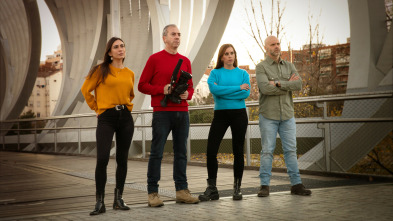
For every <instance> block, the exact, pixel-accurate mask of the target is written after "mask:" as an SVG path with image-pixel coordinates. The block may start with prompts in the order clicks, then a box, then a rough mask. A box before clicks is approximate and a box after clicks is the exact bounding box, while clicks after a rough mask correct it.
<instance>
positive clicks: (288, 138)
mask: <svg viewBox="0 0 393 221" xmlns="http://www.w3.org/2000/svg"><path fill="white" fill-rule="evenodd" d="M259 128H260V131H261V140H262V141H261V142H262V151H261V166H260V168H259V178H260V180H261V185H267V186H269V185H270V177H271V176H272V163H273V153H274V149H275V148H276V137H277V133H278V134H279V135H280V138H281V143H282V148H283V151H284V160H285V164H286V166H287V173H288V175H289V179H290V180H291V185H292V186H293V185H296V184H299V183H302V181H301V179H300V173H299V168H298V163H297V155H296V123H295V118H291V119H289V120H284V121H280V120H270V119H267V118H264V117H263V116H262V115H261V114H259Z"/></svg>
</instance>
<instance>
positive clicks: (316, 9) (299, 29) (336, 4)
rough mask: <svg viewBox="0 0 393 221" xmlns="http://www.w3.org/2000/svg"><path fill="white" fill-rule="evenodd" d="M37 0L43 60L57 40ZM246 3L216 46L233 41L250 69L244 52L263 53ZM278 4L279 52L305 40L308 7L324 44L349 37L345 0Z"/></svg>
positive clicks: (245, 0)
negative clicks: (280, 12) (254, 36)
mask: <svg viewBox="0 0 393 221" xmlns="http://www.w3.org/2000/svg"><path fill="white" fill-rule="evenodd" d="M37 2H38V7H39V10H40V17H41V29H42V49H41V58H40V60H41V61H45V60H46V56H47V55H51V54H53V53H54V51H56V50H57V47H58V46H59V45H60V44H61V42H60V37H59V33H58V31H57V27H56V24H55V22H54V20H53V18H52V15H51V13H50V11H49V9H48V7H47V6H46V3H45V2H44V0H37ZM254 2H255V0H254ZM263 3H264V4H263V6H264V7H265V8H264V12H265V17H267V18H270V9H271V1H270V0H264V1H263ZM249 5H250V3H249V0H235V3H234V6H233V9H232V13H231V16H230V18H229V21H228V24H227V27H226V30H225V32H224V34H223V36H222V39H221V42H220V44H219V45H218V48H219V47H220V46H221V45H222V44H225V43H231V44H233V45H234V47H235V48H236V51H237V53H238V63H239V64H241V65H250V68H254V64H253V62H252V61H251V59H250V58H249V55H248V52H249V53H250V54H251V55H252V56H253V58H254V59H256V60H260V59H263V58H264V55H263V53H262V51H261V50H260V49H259V48H258V46H257V45H256V43H255V41H254V40H253V39H252V38H251V37H250V36H249V35H248V33H247V32H246V30H248V23H247V17H246V14H245V6H247V7H249ZM281 5H282V6H286V10H285V13H284V16H283V25H284V26H285V29H284V31H285V37H284V38H283V40H282V42H281V45H282V48H281V49H282V50H283V51H285V50H287V49H288V44H289V42H290V45H291V48H293V49H300V48H301V46H302V45H304V44H306V43H307V39H308V20H307V17H308V14H309V13H308V12H309V8H310V9H311V11H312V14H313V15H314V17H318V16H319V14H321V15H320V17H319V24H320V32H321V34H322V35H323V36H324V39H323V43H324V44H326V45H334V44H337V43H341V44H342V43H346V42H347V38H349V37H350V29H349V12H348V2H347V1H344V0H329V1H325V0H313V1H310V0H296V1H288V0H287V1H284V0H282V1H281ZM320 12H321V13H320ZM218 48H217V49H218ZM217 54H218V52H217V51H216V53H215V55H214V57H213V58H212V60H214V61H216V60H217Z"/></svg>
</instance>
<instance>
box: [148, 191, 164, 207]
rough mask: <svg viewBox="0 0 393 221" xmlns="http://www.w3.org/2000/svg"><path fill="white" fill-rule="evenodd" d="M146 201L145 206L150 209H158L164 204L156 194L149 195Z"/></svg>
mask: <svg viewBox="0 0 393 221" xmlns="http://www.w3.org/2000/svg"><path fill="white" fill-rule="evenodd" d="M147 200H148V203H147V205H149V206H150V207H160V206H163V205H164V202H163V201H162V200H161V199H160V195H158V193H150V194H149V195H148V197H147Z"/></svg>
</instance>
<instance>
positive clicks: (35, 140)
mask: <svg viewBox="0 0 393 221" xmlns="http://www.w3.org/2000/svg"><path fill="white" fill-rule="evenodd" d="M34 148H35V152H38V141H37V121H36V120H35V121H34Z"/></svg>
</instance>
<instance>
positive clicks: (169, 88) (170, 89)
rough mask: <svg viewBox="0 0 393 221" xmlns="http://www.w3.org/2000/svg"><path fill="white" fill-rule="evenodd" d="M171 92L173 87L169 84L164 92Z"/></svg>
mask: <svg viewBox="0 0 393 221" xmlns="http://www.w3.org/2000/svg"><path fill="white" fill-rule="evenodd" d="M170 93H172V87H171V84H167V85H165V86H164V94H165V95H167V94H170Z"/></svg>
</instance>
